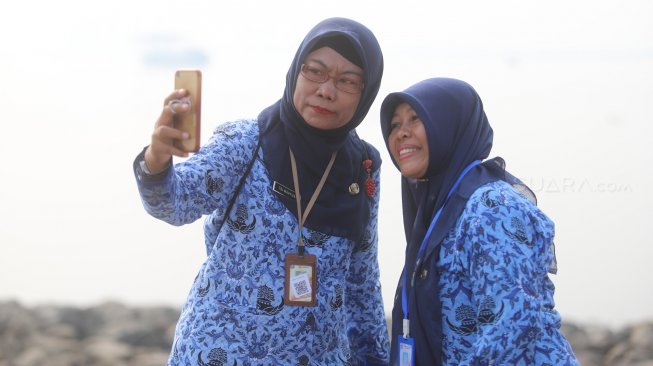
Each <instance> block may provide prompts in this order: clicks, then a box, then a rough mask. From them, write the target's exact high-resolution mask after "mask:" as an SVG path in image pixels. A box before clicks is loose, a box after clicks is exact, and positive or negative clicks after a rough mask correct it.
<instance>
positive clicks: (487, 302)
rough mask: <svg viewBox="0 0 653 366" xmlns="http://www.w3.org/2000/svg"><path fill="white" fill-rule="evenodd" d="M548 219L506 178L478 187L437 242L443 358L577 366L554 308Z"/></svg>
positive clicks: (469, 362)
mask: <svg viewBox="0 0 653 366" xmlns="http://www.w3.org/2000/svg"><path fill="white" fill-rule="evenodd" d="M553 235H554V225H553V222H552V221H551V220H550V219H549V218H548V217H547V216H545V215H544V213H542V211H540V210H539V209H538V208H537V207H536V206H535V205H534V204H532V203H531V202H530V201H528V200H526V199H525V198H524V197H522V196H521V195H520V194H519V193H517V191H515V190H514V189H513V188H512V187H511V186H510V185H509V184H507V183H505V182H503V181H497V182H493V183H489V184H486V185H484V186H482V187H480V188H479V189H477V190H476V191H475V192H474V194H473V195H472V196H471V197H470V199H469V201H468V202H467V205H466V207H465V209H464V212H463V213H462V215H461V217H460V218H459V219H458V221H457V223H456V225H455V226H454V227H453V228H452V230H451V231H450V233H449V234H448V236H447V238H446V239H445V240H444V241H443V242H442V247H441V252H440V260H439V262H438V268H437V270H438V271H439V273H441V277H440V282H439V283H440V286H441V288H440V298H441V302H442V327H443V364H444V365H529V366H531V365H577V364H578V361H577V360H576V358H575V356H574V353H573V351H572V350H571V348H570V346H569V343H568V342H567V340H566V339H565V337H564V336H563V335H562V333H561V332H560V330H559V328H560V316H559V314H558V312H557V311H556V310H555V309H554V302H553V292H554V285H553V283H552V282H551V280H550V278H549V276H548V274H549V273H550V272H554V271H555V270H554V268H555V254H554V251H553Z"/></svg>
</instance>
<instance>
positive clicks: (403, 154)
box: [399, 147, 417, 159]
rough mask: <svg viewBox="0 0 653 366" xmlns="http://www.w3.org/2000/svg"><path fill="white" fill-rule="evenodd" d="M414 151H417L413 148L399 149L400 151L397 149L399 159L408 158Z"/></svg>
mask: <svg viewBox="0 0 653 366" xmlns="http://www.w3.org/2000/svg"><path fill="white" fill-rule="evenodd" d="M415 151H417V149H416V148H414V147H404V148H401V149H399V159H402V158H407V157H408V156H410V155H411V154H412V153H414V152H415Z"/></svg>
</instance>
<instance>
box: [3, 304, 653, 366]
mask: <svg viewBox="0 0 653 366" xmlns="http://www.w3.org/2000/svg"><path fill="white" fill-rule="evenodd" d="M179 313H180V309H178V308H174V307H166V306H151V307H130V306H127V305H124V304H120V303H117V302H107V303H103V304H99V305H97V306H94V307H88V308H76V307H71V306H53V305H41V306H36V307H33V308H27V307H24V306H22V305H21V304H19V303H18V302H15V301H9V302H0V366H43V365H47V366H163V365H165V364H166V362H167V359H168V355H169V352H170V349H171V345H172V339H173V335H174V330H175V325H176V322H177V319H178V318H179ZM390 325H391V324H390V319H388V326H390ZM561 329H562V332H563V334H565V336H566V337H567V339H568V340H569V343H571V346H572V348H573V350H574V352H575V353H576V356H577V357H578V359H579V361H580V363H581V364H582V365H583V366H606V365H610V366H653V321H648V322H640V323H637V324H632V325H630V326H628V327H624V328H623V329H619V330H613V329H610V328H607V327H602V326H600V325H593V324H577V323H573V322H567V323H564V324H563V325H562V328H561Z"/></svg>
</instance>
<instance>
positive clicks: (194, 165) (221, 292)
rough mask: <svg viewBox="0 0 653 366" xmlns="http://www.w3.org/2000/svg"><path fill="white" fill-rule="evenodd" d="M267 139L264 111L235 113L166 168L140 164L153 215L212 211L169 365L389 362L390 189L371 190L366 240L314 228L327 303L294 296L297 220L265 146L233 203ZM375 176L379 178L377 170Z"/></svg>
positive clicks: (310, 239) (320, 291)
mask: <svg viewBox="0 0 653 366" xmlns="http://www.w3.org/2000/svg"><path fill="white" fill-rule="evenodd" d="M257 138H258V126H257V122H256V121H255V120H242V121H236V122H231V123H227V124H224V125H221V126H219V127H218V128H217V129H216V131H215V133H214V135H213V136H212V137H211V139H210V141H209V142H208V143H207V144H206V145H205V146H203V147H202V148H201V149H200V151H199V152H198V153H197V154H194V155H193V156H191V157H190V158H189V159H187V160H186V161H184V162H181V163H178V164H176V165H174V166H173V167H171V168H170V169H169V170H168V171H167V172H166V173H164V174H161V176H147V175H144V174H143V173H142V171H140V170H139V169H138V168H136V169H135V174H136V177H137V181H138V187H139V191H140V194H141V198H142V201H143V204H144V206H145V209H146V210H147V212H149V213H150V214H151V215H152V216H154V217H157V218H159V219H161V220H164V221H166V222H168V223H170V224H173V225H183V224H187V223H191V222H193V221H195V220H197V219H199V218H200V217H201V216H203V215H207V216H206V217H205V221H204V232H205V244H206V252H207V258H206V261H205V262H204V263H203V264H202V265H201V267H200V269H199V273H198V274H197V277H196V278H195V281H194V283H193V286H192V288H191V290H190V293H189V295H188V298H187V300H186V302H185V304H184V306H183V308H182V311H181V315H180V318H179V322H178V324H177V327H176V331H175V337H174V343H173V347H172V352H171V354H170V358H169V361H168V365H171V366H172V365H175V366H176V365H211V366H215V365H230V366H231V365H284V366H285V365H357V364H361V365H364V364H369V365H377V364H378V365H385V364H387V363H388V336H387V328H386V323H385V317H384V309H383V303H382V299H381V288H380V283H379V267H378V262H377V234H376V233H377V214H378V198H379V190H378V189H377V190H376V193H375V194H374V195H373V196H372V197H369V205H370V221H369V224H368V225H367V228H366V235H365V236H364V239H363V240H362V241H361V242H358V243H356V242H354V241H352V240H349V239H345V238H342V237H336V236H329V235H326V234H323V233H320V232H317V231H313V230H310V229H307V228H304V231H303V234H304V237H305V244H306V247H307V252H308V253H310V254H314V255H315V256H316V257H317V274H318V275H317V278H318V282H317V305H316V306H315V307H300V306H288V305H284V304H283V296H284V279H285V265H284V259H285V255H286V253H296V252H297V238H298V223H297V218H296V217H295V216H294V215H293V214H292V213H290V212H289V211H288V210H287V209H286V207H285V206H284V205H283V204H282V203H281V202H280V201H279V199H278V197H277V194H276V193H274V192H273V190H272V182H271V181H270V179H269V176H268V173H267V170H266V168H265V165H264V163H263V160H262V156H263V151H262V149H259V151H258V156H257V157H256V161H255V162H254V164H253V166H252V169H251V172H250V173H249V175H248V176H247V178H246V181H245V184H244V185H243V187H242V189H241V191H240V193H239V194H238V196H237V199H236V201H235V204H234V206H233V208H232V209H231V211H230V212H228V213H225V209H226V206H227V202H228V200H229V198H230V197H231V196H232V195H233V193H234V190H235V187H236V186H237V184H238V181H239V179H240V177H241V176H243V174H244V172H245V170H246V167H247V164H248V163H249V162H250V160H251V158H252V155H253V153H254V150H255V149H256V144H257ZM372 178H373V179H374V180H375V181H376V182H377V183H378V179H379V171H378V170H377V171H376V172H375V173H374V174H373V176H372ZM360 194H365V192H364V191H363V190H361V193H360Z"/></svg>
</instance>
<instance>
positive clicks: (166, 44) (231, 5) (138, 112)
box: [0, 0, 653, 326]
mask: <svg viewBox="0 0 653 366" xmlns="http://www.w3.org/2000/svg"><path fill="white" fill-rule="evenodd" d="M330 16H344V17H349V18H352V19H356V20H358V21H360V22H362V23H364V24H366V25H367V26H368V27H369V28H371V29H372V31H373V32H374V33H375V34H376V36H377V38H378V40H379V42H380V44H381V47H382V49H383V52H384V56H385V65H386V67H385V72H384V78H383V83H382V86H381V90H380V92H379V97H378V98H377V100H376V102H375V103H374V105H373V107H372V109H371V110H370V113H369V114H368V116H367V118H366V120H365V121H364V122H363V124H362V125H361V127H360V128H359V133H360V134H361V135H362V137H363V138H364V139H366V140H368V141H369V142H371V143H373V144H375V145H376V146H377V147H378V148H379V150H380V151H381V153H382V157H383V158H384V165H383V167H382V185H381V192H382V201H381V213H380V221H381V222H380V227H381V231H380V233H379V236H380V241H379V248H380V253H379V261H380V266H381V275H382V277H381V280H382V285H383V296H384V300H385V302H386V312H389V311H390V310H391V304H392V298H393V295H394V289H395V284H396V282H397V278H398V276H399V274H400V272H401V268H402V265H403V256H404V245H405V242H404V238H403V229H402V228H403V226H402V222H401V220H402V218H401V209H400V207H401V203H400V194H399V174H398V172H397V171H396V169H395V168H394V166H393V165H392V163H391V161H390V158H389V155H388V153H387V152H386V150H385V147H384V144H383V140H382V138H381V132H380V128H379V125H378V107H379V105H380V103H381V101H382V99H383V97H384V96H385V95H386V94H388V93H389V92H393V91H398V90H402V89H404V88H406V87H407V86H409V85H410V84H413V83H415V82H417V81H419V80H421V79H424V78H428V77H434V76H447V77H454V78H459V79H463V80H465V81H467V82H469V83H470V84H472V85H473V86H474V87H475V88H476V89H477V91H478V92H479V94H480V95H481V98H482V99H483V101H484V105H485V109H486V112H487V115H488V118H489V120H490V123H491V124H492V126H493V128H494V132H495V144H494V149H493V153H492V155H493V156H495V155H500V156H502V157H504V158H505V159H506V161H507V163H508V169H509V170H510V171H511V172H512V173H513V174H515V175H517V176H519V177H521V178H522V180H524V181H525V182H526V183H529V184H530V185H531V187H532V188H533V189H534V190H535V191H536V193H537V194H538V198H539V204H540V206H541V207H542V208H543V210H544V211H545V212H546V213H547V214H548V215H549V216H550V217H551V218H552V219H553V220H554V221H555V223H556V253H557V258H558V266H559V272H558V275H556V276H554V277H553V280H554V282H555V284H556V287H557V289H556V296H555V299H556V303H557V308H558V310H559V311H560V312H561V313H562V316H563V318H565V319H568V320H577V321H593V322H600V323H603V324H608V325H615V326H620V325H624V324H627V323H629V322H633V321H637V320H641V319H644V318H646V319H653V285H651V283H650V278H652V277H653V270H652V269H651V260H652V259H653V245H652V244H653V242H652V240H651V239H650V235H649V230H648V229H649V225H651V223H650V221H651V218H652V217H651V214H650V213H649V210H648V209H650V206H651V205H652V204H653V193H651V189H650V187H652V186H653V174H652V173H651V169H650V168H649V166H648V163H649V161H650V159H651V157H652V156H653V154H651V152H650V151H649V150H648V148H650V147H651V145H653V139H652V138H651V136H652V132H653V127H651V126H653V117H652V116H651V112H650V109H651V105H653V102H652V100H653V22H651V19H653V2H651V1H648V0H641V1H622V2H616V1H546V2H544V1H530V0H526V1H525V0H514V1H491V2H490V1H455V2H454V1H421V2H420V1H402V2H392V3H390V2H388V3H385V2H382V1H378V0H374V1H371V0H370V1H365V0H363V1H360V0H357V1H340V0H337V1H330V2H315V3H314V2H310V1H246V0H245V1H243V0H240V1H232V2H228V1H186V2H172V1H126V0H116V1H110V2H109V1H107V2H102V3H99V2H88V1H77V2H76V1H71V0H64V1H58V2H51V1H21V2H18V1H14V2H10V3H8V4H5V5H3V9H2V12H1V13H0V40H1V44H2V57H0V66H1V67H0V80H2V85H3V87H2V88H1V89H0V107H1V108H2V109H1V110H2V121H3V122H2V126H3V131H4V136H5V138H4V141H3V143H0V156H2V162H3V166H2V172H1V173H0V177H1V179H0V301H2V300H9V299H16V300H19V301H22V302H24V303H26V304H39V303H45V302H56V303H60V304H75V305H90V304H95V303H97V302H100V301H105V300H118V301H123V302H126V303H130V304H155V303H156V304H158V303H165V304H171V305H180V304H181V303H182V302H183V301H184V299H185V297H186V294H187V292H188V290H189V289H190V285H191V283H192V281H193V278H194V277H195V274H196V271H197V270H198V268H199V265H200V263H201V262H202V261H203V259H204V256H205V252H204V243H203V233H202V222H201V220H200V221H198V222H196V223H194V224H192V225H187V226H184V227H173V226H170V225H167V224H165V223H163V222H160V221H157V220H155V219H153V218H152V217H150V216H148V215H147V214H146V213H145V211H144V210H143V208H142V205H141V202H140V199H139V196H138V192H137V189H136V185H135V182H134V178H133V176H132V171H131V162H132V160H133V158H134V156H135V155H136V154H137V153H138V152H139V151H140V150H141V149H142V148H143V147H144V146H145V145H146V144H148V143H149V136H150V133H151V131H152V127H153V125H154V122H155V120H156V118H157V116H158V114H159V112H160V109H161V105H162V100H163V98H164V97H165V96H166V95H167V94H168V93H169V92H170V91H171V90H172V87H173V74H174V70H175V69H177V68H188V67H197V68H200V69H202V71H203V73H204V90H203V99H204V100H203V106H202V109H203V110H202V120H203V129H202V133H203V136H202V141H203V142H205V141H207V139H208V137H209V135H210V133H211V131H212V130H213V128H214V127H215V126H216V125H218V124H219V123H222V122H225V121H227V120H231V119H236V118H244V117H255V116H256V115H257V114H258V113H259V112H260V110H262V109H263V108H264V107H267V106H268V105H270V104H271V103H273V102H274V101H275V100H277V99H278V98H279V97H280V96H281V93H282V90H283V86H284V81H285V74H286V71H287V69H288V67H289V64H290V61H291V59H292V57H293V56H294V53H295V50H296V48H297V46H298V45H299V42H300V41H301V40H302V39H303V37H304V35H305V33H306V32H307V31H308V30H309V29H310V28H311V27H312V26H313V25H315V24H316V23H317V22H318V21H320V20H322V19H324V18H326V17H330Z"/></svg>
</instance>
